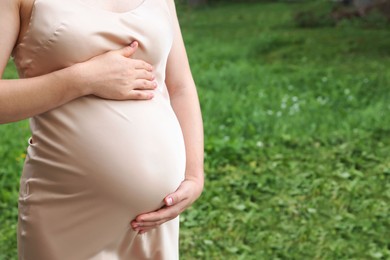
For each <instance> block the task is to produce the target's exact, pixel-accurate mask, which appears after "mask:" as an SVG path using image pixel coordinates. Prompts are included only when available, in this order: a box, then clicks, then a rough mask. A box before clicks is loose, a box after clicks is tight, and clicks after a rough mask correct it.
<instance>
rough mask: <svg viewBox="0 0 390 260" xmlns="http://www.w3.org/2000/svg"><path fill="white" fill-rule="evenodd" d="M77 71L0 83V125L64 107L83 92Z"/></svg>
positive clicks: (65, 71) (71, 69)
mask: <svg viewBox="0 0 390 260" xmlns="http://www.w3.org/2000/svg"><path fill="white" fill-rule="evenodd" d="M79 78H80V77H79V75H78V71H77V69H75V68H74V67H69V68H66V69H63V70H59V71H56V72H53V73H49V74H46V75H43V76H39V77H34V78H28V79H15V80H0V124H4V123H10V122H14V121H19V120H22V119H26V118H28V117H31V116H34V115H37V114H41V113H44V112H46V111H48V110H50V109H53V108H55V107H58V106H60V105H63V104H65V103H67V102H69V101H71V100H73V99H75V98H77V97H80V96H82V95H84V94H86V93H84V92H83V89H82V88H80V87H79V84H77V83H76V82H78V81H77V80H78V79H79Z"/></svg>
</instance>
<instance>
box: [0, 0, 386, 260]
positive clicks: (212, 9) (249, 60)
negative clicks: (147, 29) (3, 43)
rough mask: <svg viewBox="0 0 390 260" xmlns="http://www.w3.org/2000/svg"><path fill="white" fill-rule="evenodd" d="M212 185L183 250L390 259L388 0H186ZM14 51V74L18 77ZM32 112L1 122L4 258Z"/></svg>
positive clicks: (11, 238) (11, 242)
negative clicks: (25, 117)
mask: <svg viewBox="0 0 390 260" xmlns="http://www.w3.org/2000/svg"><path fill="white" fill-rule="evenodd" d="M177 11H178V15H179V19H180V23H181V27H182V33H183V37H184V40H185V43H186V47H187V52H188V56H189V59H190V64H191V68H192V72H193V76H194V78H195V81H196V83H197V87H198V91H199V96H200V101H201V106H202V113H203V119H204V129H205V153H206V154H205V174H206V184H205V189H204V193H203V194H202V197H201V198H200V199H199V200H198V201H197V202H196V203H195V204H194V205H193V207H192V208H190V209H189V210H187V211H186V212H185V213H183V214H182V216H181V241H180V248H181V249H180V250H181V258H182V259H256V260H258V259H390V235H389V234H390V218H389V216H390V204H389V201H390V182H389V180H390V70H389V68H390V1H389V0H344V1H329V0H311V1H305V0H284V1H283V0H280V1H277V0H275V1H270V0H269V1H260V0H258V1H254V0H253V1H249V0H248V1H233V0H225V1H224V0H180V1H177ZM16 77H17V73H16V70H15V68H14V66H13V63H12V60H11V61H10V62H9V65H8V67H7V70H6V73H5V75H4V78H16ZM29 134H30V133H29V128H28V121H27V120H25V121H22V122H18V123H13V124H6V125H1V126H0V211H1V212H0V259H17V254H16V252H17V250H16V225H17V201H18V191H19V177H20V174H21V169H22V166H23V160H24V158H25V152H26V145H27V139H28V137H29Z"/></svg>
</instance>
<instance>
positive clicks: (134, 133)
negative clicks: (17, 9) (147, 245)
mask: <svg viewBox="0 0 390 260" xmlns="http://www.w3.org/2000/svg"><path fill="white" fill-rule="evenodd" d="M90 2H91V1H89V2H85V1H84V0H68V1H62V0H36V1H35V2H34V4H33V9H32V12H31V18H30V20H29V24H28V26H27V28H26V27H23V24H22V31H23V28H26V29H25V30H24V33H23V36H22V37H21V38H20V40H19V42H18V44H17V45H16V47H15V48H14V51H13V56H14V61H15V64H16V66H17V69H18V71H19V75H20V77H23V78H28V77H35V76H39V75H43V74H47V73H50V72H52V71H55V70H59V69H62V68H65V67H68V66H71V65H72V64H75V63H79V62H83V61H86V60H88V59H90V58H92V57H94V56H96V55H99V54H102V53H104V52H106V51H110V50H115V49H119V48H122V47H124V46H126V45H128V44H130V43H131V42H132V41H134V40H137V41H138V43H139V47H138V49H137V51H136V53H135V54H134V55H133V56H132V57H133V58H136V59H142V60H145V61H146V62H148V63H150V64H152V65H153V67H154V68H155V76H156V81H157V82H158V88H157V90H156V91H155V97H154V98H153V99H152V100H145V101H134V100H128V101H114V100H105V99H101V98H98V97H95V96H84V97H80V98H77V99H75V100H73V101H71V102H69V103H67V104H65V105H62V106H60V107H58V108H55V109H53V110H50V111H47V112H45V113H43V114H40V115H37V116H34V117H32V118H31V119H30V127H31V132H32V137H33V140H34V141H33V142H34V143H33V144H31V145H30V146H29V148H28V158H27V160H26V163H30V164H31V165H35V166H36V167H41V168H42V169H43V170H44V169H45V167H47V166H48V165H50V167H51V168H50V169H53V168H52V167H53V165H55V166H57V168H59V169H60V168H61V169H63V168H66V169H68V170H69V167H68V166H69V165H71V171H74V172H79V173H83V174H84V173H85V174H84V175H85V177H86V178H90V177H92V178H90V181H92V182H93V181H97V177H98V180H100V182H101V184H99V185H100V186H101V188H102V189H106V192H108V193H112V194H117V193H118V190H120V189H121V188H123V189H129V187H128V186H127V185H129V184H128V182H132V183H133V184H132V185H133V186H132V187H131V189H134V190H138V191H139V193H143V192H144V193H145V194H155V196H150V195H149V197H147V196H146V198H145V200H146V201H145V205H146V208H143V209H139V210H140V211H145V210H152V209H154V208H156V207H157V206H161V205H162V204H161V199H162V198H163V196H165V195H166V194H167V193H169V192H172V191H173V190H175V189H176V187H177V186H178V185H179V183H180V181H181V180H182V178H183V176H184V168H185V149H184V141H183V136H182V133H181V129H180V125H179V123H178V121H177V118H176V116H175V113H174V111H173V110H172V107H171V106H170V102H169V95H168V91H167V88H166V85H165V69H166V67H165V66H166V64H167V59H168V55H169V52H170V49H171V46H172V40H173V31H172V24H171V22H172V21H171V17H170V13H169V10H168V7H167V5H166V2H165V0H142V2H139V4H138V5H135V6H133V7H132V8H130V9H128V11H125V12H121V13H117V12H114V11H112V10H111V11H110V10H106V9H103V8H99V7H94V6H92V5H91V4H90ZM26 12H27V13H28V11H26ZM99 176H100V177H99ZM124 176H126V178H128V182H127V181H124ZM103 180H104V181H103ZM126 180H127V179H126ZM107 181H111V182H112V183H111V184H112V185H104V184H107ZM140 183H141V184H142V183H145V184H146V186H145V185H141V186H140ZM148 184H149V185H148ZM147 186H149V187H150V189H149V190H148V188H145V187H147ZM156 187H157V188H156ZM142 189H143V190H142ZM117 195H118V196H119V197H123V196H122V195H123V194H120V192H119V193H118V194H117ZM139 195H141V194H139Z"/></svg>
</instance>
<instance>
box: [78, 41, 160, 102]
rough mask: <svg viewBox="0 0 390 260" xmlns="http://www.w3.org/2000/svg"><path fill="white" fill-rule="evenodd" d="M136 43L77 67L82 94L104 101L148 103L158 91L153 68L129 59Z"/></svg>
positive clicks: (139, 61) (135, 47) (140, 61)
mask: <svg viewBox="0 0 390 260" xmlns="http://www.w3.org/2000/svg"><path fill="white" fill-rule="evenodd" d="M137 47H138V42H136V41H133V42H132V43H131V45H130V46H126V47H124V48H122V49H119V50H114V51H109V52H106V53H104V54H101V55H99V56H96V57H94V58H92V59H90V60H88V61H86V62H83V63H79V64H78V65H79V66H80V67H79V75H80V77H81V78H82V79H83V84H80V87H81V88H86V89H85V91H86V92H84V93H86V94H92V95H95V96H98V97H101V98H104V99H115V100H127V99H151V98H153V91H152V90H154V89H156V87H157V83H156V81H155V77H154V75H153V67H152V65H150V64H148V63H147V62H145V61H142V60H138V59H132V58H131V56H132V55H133V54H134V53H135V51H136V50H137Z"/></svg>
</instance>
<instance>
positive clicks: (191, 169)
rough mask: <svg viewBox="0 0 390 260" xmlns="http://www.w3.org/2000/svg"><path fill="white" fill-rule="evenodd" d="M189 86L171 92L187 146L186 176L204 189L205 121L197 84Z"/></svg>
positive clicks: (190, 83)
mask: <svg viewBox="0 0 390 260" xmlns="http://www.w3.org/2000/svg"><path fill="white" fill-rule="evenodd" d="M186 85H187V87H183V88H177V89H176V91H175V92H174V93H171V95H170V96H171V105H172V107H173V109H174V111H175V113H176V116H177V118H178V120H179V123H180V126H181V128H182V132H183V136H184V142H185V146H186V158H187V159H186V176H185V178H186V179H188V180H193V181H195V182H197V183H198V184H199V185H200V188H201V189H203V183H204V173H203V172H204V168H203V160H204V153H203V149H204V148H203V147H204V140H203V122H202V115H201V110H200V105H199V101H198V100H199V99H198V95H197V92H196V88H195V84H194V83H193V81H192V82H189V83H186Z"/></svg>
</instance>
